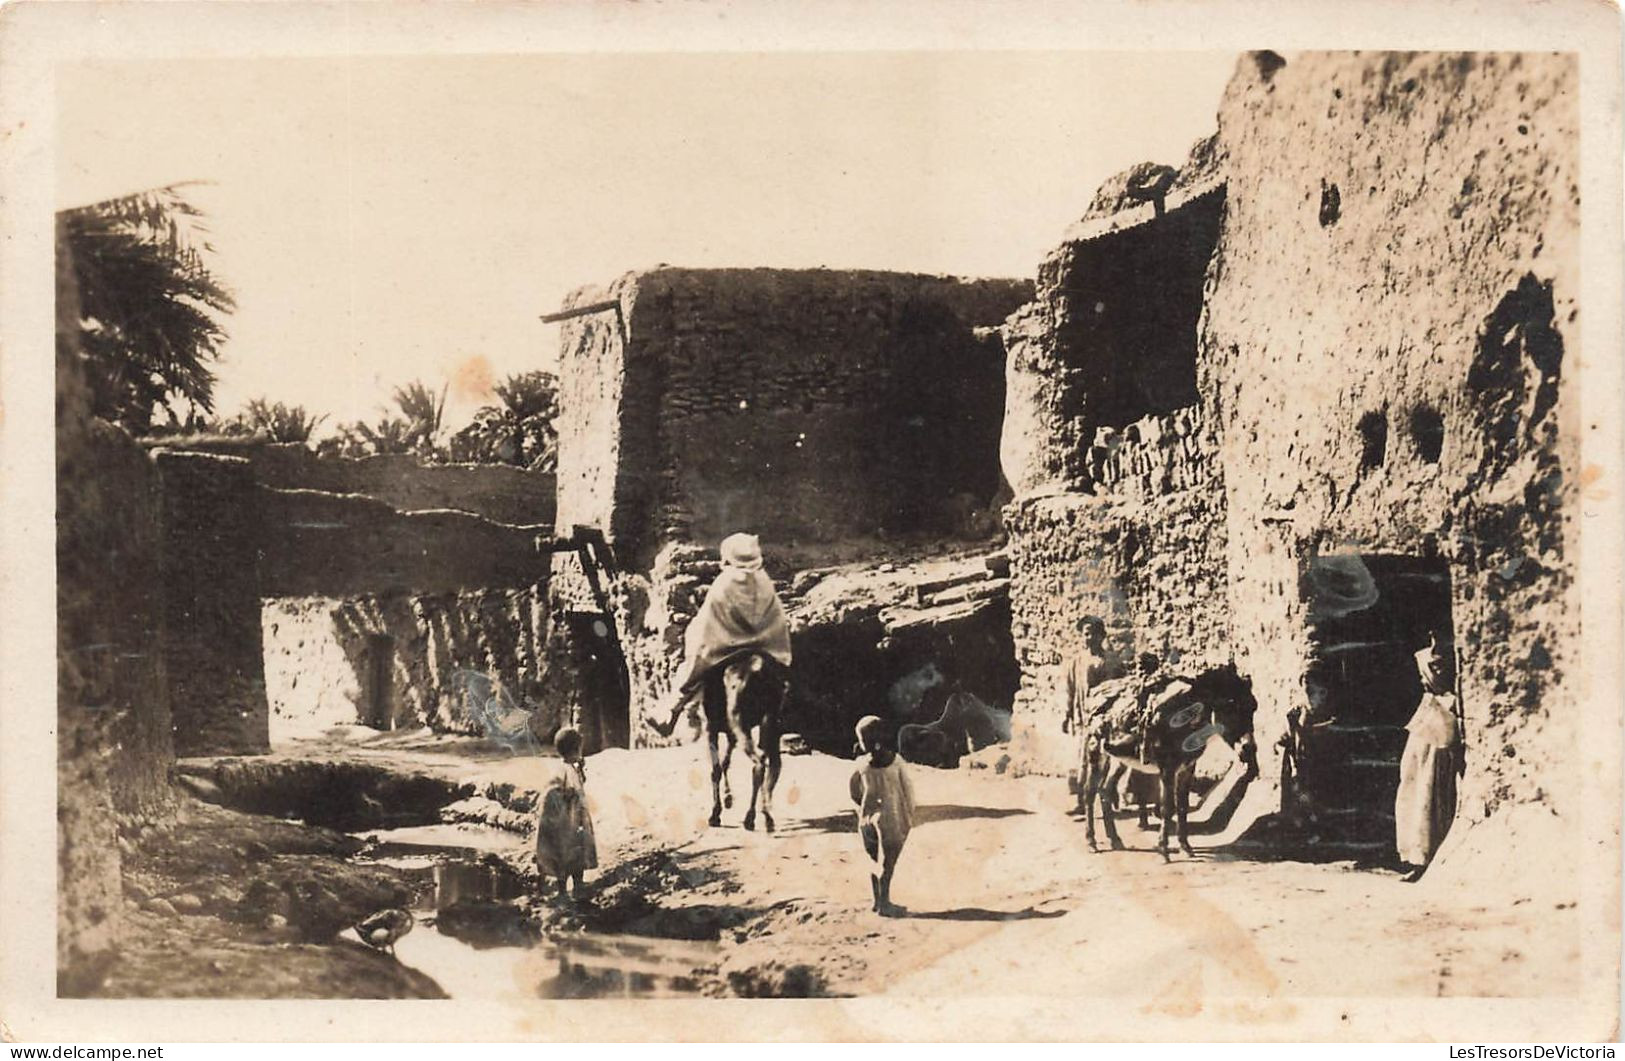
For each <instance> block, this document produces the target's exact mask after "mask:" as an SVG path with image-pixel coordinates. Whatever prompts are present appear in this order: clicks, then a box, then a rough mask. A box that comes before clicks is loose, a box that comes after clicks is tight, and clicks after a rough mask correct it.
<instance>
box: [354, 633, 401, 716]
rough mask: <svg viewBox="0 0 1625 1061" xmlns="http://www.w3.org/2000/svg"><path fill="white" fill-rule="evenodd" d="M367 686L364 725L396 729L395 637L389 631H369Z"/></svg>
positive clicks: (363, 697) (364, 670) (363, 700)
mask: <svg viewBox="0 0 1625 1061" xmlns="http://www.w3.org/2000/svg"><path fill="white" fill-rule="evenodd" d="M362 674H364V675H365V679H364V680H365V685H364V687H363V688H362V690H361V703H362V717H361V722H362V724H363V725H367V726H371V727H373V728H374V729H394V728H395V639H394V638H393V637H391V636H390V635H388V634H368V635H367V648H366V656H365V657H364V663H363V667H362Z"/></svg>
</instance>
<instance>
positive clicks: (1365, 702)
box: [1296, 554, 1453, 857]
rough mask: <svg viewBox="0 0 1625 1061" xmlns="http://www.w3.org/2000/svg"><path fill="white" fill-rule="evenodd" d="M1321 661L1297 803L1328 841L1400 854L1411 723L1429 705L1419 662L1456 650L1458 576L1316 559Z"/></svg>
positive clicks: (1312, 591)
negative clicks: (1432, 642) (1402, 781)
mask: <svg viewBox="0 0 1625 1061" xmlns="http://www.w3.org/2000/svg"><path fill="white" fill-rule="evenodd" d="M1302 588H1303V593H1304V599H1305V600H1306V601H1307V602H1308V604H1309V636H1310V643H1311V645H1312V649H1313V652H1312V656H1311V659H1310V662H1309V666H1308V669H1307V672H1306V674H1305V678H1304V687H1305V688H1304V692H1305V697H1306V699H1307V701H1308V704H1307V705H1306V708H1305V711H1306V715H1305V717H1304V723H1305V726H1304V727H1303V728H1302V730H1301V731H1300V732H1302V733H1303V735H1304V740H1303V742H1302V748H1301V756H1300V762H1299V764H1298V773H1297V776H1296V785H1297V787H1298V791H1297V795H1298V796H1299V797H1300V798H1301V799H1302V800H1303V803H1304V804H1305V805H1306V806H1307V807H1309V808H1311V811H1310V813H1311V815H1312V817H1313V818H1314V819H1315V821H1314V824H1315V826H1316V827H1317V830H1318V831H1319V833H1320V835H1321V836H1322V838H1323V839H1326V840H1331V841H1337V842H1342V843H1350V844H1355V845H1358V846H1360V847H1363V848H1368V849H1370V850H1371V853H1372V854H1374V855H1377V856H1379V857H1380V856H1384V855H1390V854H1392V853H1393V849H1394V794H1395V792H1396V791H1397V790H1398V788H1399V759H1400V755H1401V754H1402V753H1403V751H1404V749H1405V723H1406V722H1408V721H1409V720H1410V717H1411V714H1412V713H1413V712H1414V711H1415V710H1416V706H1417V704H1418V703H1419V702H1420V700H1421V697H1422V684H1421V679H1420V678H1419V677H1418V676H1417V670H1416V660H1415V653H1416V652H1417V650H1418V649H1420V648H1421V647H1422V646H1423V645H1424V644H1426V642H1427V639H1428V635H1429V634H1430V633H1438V634H1439V636H1440V640H1441V642H1450V641H1453V634H1452V626H1451V614H1450V571H1449V568H1448V567H1447V566H1446V564H1445V562H1444V561H1443V560H1440V559H1430V558H1423V557H1413V556H1392V555H1382V554H1365V555H1337V556H1320V557H1315V558H1312V559H1311V560H1310V561H1309V562H1308V564H1307V565H1305V568H1304V572H1303V586H1302Z"/></svg>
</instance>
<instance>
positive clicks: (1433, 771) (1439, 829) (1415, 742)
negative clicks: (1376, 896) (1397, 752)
mask: <svg viewBox="0 0 1625 1061" xmlns="http://www.w3.org/2000/svg"><path fill="white" fill-rule="evenodd" d="M1454 657H1455V653H1454V652H1453V651H1452V650H1451V649H1450V647H1449V646H1448V645H1441V644H1440V643H1439V635H1438V634H1437V633H1435V634H1432V635H1430V636H1429V638H1428V643H1427V646H1426V647H1424V648H1423V649H1422V650H1421V651H1420V652H1418V653H1417V654H1416V671H1417V675H1418V676H1419V677H1420V678H1421V679H1422V701H1421V703H1419V704H1417V706H1416V713H1415V714H1413V715H1412V716H1411V720H1410V721H1409V722H1407V723H1406V724H1405V729H1406V736H1405V754H1404V755H1403V757H1401V759H1400V761H1399V792H1398V793H1397V794H1396V795H1395V796H1394V828H1395V833H1396V835H1395V842H1396V846H1397V847H1398V848H1399V858H1400V861H1401V862H1404V863H1406V864H1407V865H1408V866H1410V867H1411V869H1410V872H1409V873H1408V874H1407V875H1406V877H1405V879H1406V880H1408V881H1414V880H1417V879H1418V878H1420V877H1421V876H1422V872H1423V870H1425V869H1426V868H1427V864H1428V863H1429V862H1430V861H1432V859H1433V854H1434V852H1435V851H1437V850H1438V849H1439V845H1440V844H1441V843H1443V842H1444V837H1445V834H1446V833H1447V832H1449V831H1450V823H1451V821H1453V820H1454V819H1455V816H1456V776H1457V775H1458V774H1460V773H1461V772H1462V770H1463V769H1464V766H1465V764H1464V761H1463V759H1462V755H1461V722H1460V706H1459V703H1458V701H1457V699H1456V693H1455V666H1454V664H1455V658H1454Z"/></svg>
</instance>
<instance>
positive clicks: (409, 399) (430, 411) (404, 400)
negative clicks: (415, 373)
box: [394, 380, 450, 455]
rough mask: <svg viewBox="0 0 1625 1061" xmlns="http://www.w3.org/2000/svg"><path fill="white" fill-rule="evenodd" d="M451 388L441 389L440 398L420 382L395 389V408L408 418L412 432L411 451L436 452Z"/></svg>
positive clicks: (414, 381)
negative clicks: (447, 397) (447, 395)
mask: <svg viewBox="0 0 1625 1061" xmlns="http://www.w3.org/2000/svg"><path fill="white" fill-rule="evenodd" d="M449 387H450V384H447V385H446V387H442V388H441V389H440V397H439V398H436V397H435V395H434V392H433V391H431V390H430V389H429V388H428V387H425V386H424V385H423V384H422V382H420V381H418V380H413V381H412V382H411V383H408V384H407V385H406V386H404V387H396V388H395V395H394V397H395V407H396V408H398V409H399V410H400V411H401V415H403V416H405V417H406V423H407V425H408V428H409V430H410V432H411V445H410V448H411V449H414V450H417V451H418V452H420V453H423V454H425V455H427V454H430V453H432V452H433V451H434V446H435V442H436V440H437V439H438V438H439V436H440V420H441V417H442V415H443V414H444V413H445V411H446V391H447V389H448V388H449Z"/></svg>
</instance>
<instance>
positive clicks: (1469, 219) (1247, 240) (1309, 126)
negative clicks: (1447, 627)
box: [1201, 53, 1581, 817]
mask: <svg viewBox="0 0 1625 1061" xmlns="http://www.w3.org/2000/svg"><path fill="white" fill-rule="evenodd" d="M1577 120H1578V72H1577V70H1576V64H1575V61H1574V59H1572V58H1571V57H1565V56H1560V55H1512V54H1478V55H1463V56H1449V55H1410V54H1380V53H1358V54H1354V53H1337V54H1307V55H1289V56H1287V57H1286V60H1285V63H1284V65H1283V64H1281V63H1280V62H1279V61H1278V58H1275V59H1270V60H1268V61H1255V60H1254V59H1252V58H1247V59H1244V60H1243V61H1242V63H1241V64H1240V66H1239V68H1238V70H1237V73H1236V75H1235V77H1234V79H1233V80H1232V82H1231V85H1230V87H1229V89H1228V91H1227V92H1226V94H1225V98H1224V101H1223V105H1222V107H1221V109H1220V113H1219V131H1220V138H1221V140H1222V142H1223V145H1224V151H1225V153H1226V154H1227V156H1228V162H1227V179H1228V182H1229V189H1228V196H1227V206H1226V212H1225V217H1224V223H1223V228H1222V231H1221V234H1220V239H1219V248H1218V251H1217V254H1216V255H1215V258H1214V262H1213V266H1212V271H1211V275H1210V280H1209V295H1208V300H1207V311H1206V318H1205V322H1204V327H1203V331H1202V342H1203V354H1204V356H1203V362H1202V365H1201V376H1202V391H1203V394H1204V396H1205V397H1206V399H1207V401H1208V404H1209V407H1210V409H1213V410H1217V412H1218V417H1217V423H1218V424H1219V425H1220V434H1221V451H1222V454H1223V464H1224V468H1225V487H1226V493H1227V497H1228V508H1229V519H1230V537H1229V546H1228V548H1229V555H1230V565H1229V566H1230V571H1231V587H1230V601H1231V609H1232V615H1233V620H1232V621H1233V624H1234V642H1235V646H1236V650H1237V654H1238V656H1239V657H1240V662H1241V665H1242V669H1243V670H1244V671H1247V672H1249V673H1251V675H1252V678H1253V680H1254V683H1255V687H1256V689H1257V692H1258V694H1259V699H1260V703H1261V711H1260V718H1259V725H1260V745H1261V747H1265V748H1267V747H1268V746H1269V744H1270V741H1271V739H1272V738H1273V736H1274V735H1275V734H1277V733H1279V732H1280V728H1281V726H1282V720H1283V716H1284V714H1285V712H1286V711H1287V710H1289V709H1290V708H1291V707H1292V706H1294V705H1297V704H1301V703H1302V700H1303V695H1304V694H1303V691H1302V689H1301V688H1300V686H1299V675H1300V674H1301V672H1302V669H1303V667H1304V665H1305V660H1306V658H1307V656H1308V653H1309V651H1310V646H1309V644H1308V633H1307V628H1308V626H1309V617H1308V615H1307V608H1308V604H1307V602H1306V600H1305V599H1304V593H1303V592H1302V591H1301V590H1300V580H1301V578H1302V572H1303V569H1304V567H1305V565H1306V564H1308V563H1309V562H1311V560H1312V559H1313V558H1314V557H1317V556H1324V555H1328V554H1334V553H1354V554H1368V555H1370V554H1381V555H1390V556H1398V557H1414V558H1420V559H1422V560H1426V559H1427V558H1430V557H1431V558H1436V559H1437V560H1438V561H1440V562H1441V563H1442V564H1443V565H1444V566H1445V567H1446V569H1447V571H1448V575H1449V582H1450V588H1451V593H1452V604H1453V609H1452V610H1453V626H1454V636H1455V641H1456V645H1457V647H1458V648H1459V650H1460V653H1461V657H1462V674H1461V695H1462V700H1463V705H1464V709H1465V712H1466V717H1467V737H1468V772H1467V775H1466V777H1465V779H1464V781H1463V812H1464V813H1465V814H1467V815H1468V816H1470V817H1478V816H1482V815H1485V814H1487V813H1489V812H1490V811H1491V810H1493V809H1494V808H1495V807H1496V805H1498V804H1499V803H1502V802H1504V801H1508V800H1546V801H1549V802H1551V803H1552V804H1553V805H1554V806H1556V807H1558V808H1560V809H1563V808H1571V807H1572V803H1568V802H1567V801H1568V800H1569V799H1570V796H1569V794H1568V789H1569V786H1568V784H1567V782H1566V781H1565V780H1564V778H1565V776H1566V775H1567V774H1568V773H1569V770H1568V769H1567V764H1568V763H1569V762H1570V760H1571V758H1572V755H1573V753H1574V749H1575V743H1574V742H1575V741H1576V739H1577V735H1576V734H1575V732H1574V729H1573V726H1572V723H1571V720H1572V718H1573V717H1574V713H1575V708H1574V698H1575V696H1576V690H1575V683H1574V681H1573V678H1572V672H1573V667H1574V666H1575V663H1576V661H1575V659H1574V658H1573V655H1572V653H1573V651H1574V646H1575V645H1577V644H1578V641H1577V622H1578V615H1577V603H1576V601H1575V598H1574V595H1573V592H1572V579H1573V570H1574V548H1573V534H1574V526H1573V507H1574V500H1575V493H1574V491H1575V489H1576V484H1577V483H1579V482H1580V481H1581V479H1580V469H1579V468H1578V467H1577V466H1576V453H1577V451H1576V440H1577V438H1578V437H1579V425H1580V423H1581V420H1580V410H1579V407H1578V399H1579V396H1578V395H1576V394H1574V393H1571V392H1570V384H1569V382H1568V380H1567V379H1566V378H1565V375H1564V368H1565V366H1564V363H1563V361H1564V355H1565V353H1566V352H1572V351H1573V350H1574V348H1575V344H1576V343H1577V341H1578V335H1579V331H1578V327H1579V323H1578V309H1577V305H1576V301H1575V300H1576V296H1577V291H1578V286H1577V285H1578V275H1577V253H1578V248H1577V239H1578V232H1579V225H1578V208H1579V193H1578V185H1577V182H1578V178H1579V168H1578V158H1577V155H1576V151H1577V144H1578V137H1579V129H1578V126H1577ZM1264 768H1265V770H1266V776H1269V774H1270V773H1271V772H1273V771H1276V770H1278V768H1279V766H1278V763H1272V762H1269V761H1266V762H1265V763H1264Z"/></svg>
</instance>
